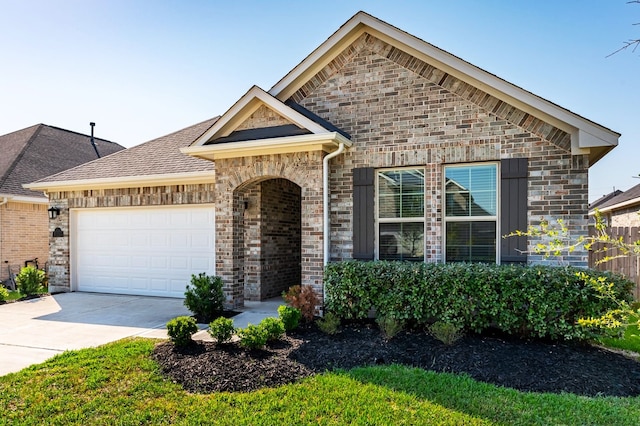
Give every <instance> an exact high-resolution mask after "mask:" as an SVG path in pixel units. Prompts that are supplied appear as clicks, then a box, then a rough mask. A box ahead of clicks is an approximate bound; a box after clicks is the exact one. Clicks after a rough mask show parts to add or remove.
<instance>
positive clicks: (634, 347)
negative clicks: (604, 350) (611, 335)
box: [600, 316, 640, 354]
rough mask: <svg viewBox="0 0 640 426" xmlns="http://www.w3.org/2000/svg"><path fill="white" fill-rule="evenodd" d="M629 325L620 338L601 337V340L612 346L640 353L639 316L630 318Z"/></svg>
mask: <svg viewBox="0 0 640 426" xmlns="http://www.w3.org/2000/svg"><path fill="white" fill-rule="evenodd" d="M629 324H632V325H629V326H628V327H627V329H626V330H625V332H624V336H623V337H622V338H620V339H607V338H603V339H600V342H601V343H602V344H603V345H605V346H608V347H610V348H616V349H624V350H627V351H633V352H637V353H639V354H640V330H638V325H637V324H638V317H635V316H633V317H631V318H629Z"/></svg>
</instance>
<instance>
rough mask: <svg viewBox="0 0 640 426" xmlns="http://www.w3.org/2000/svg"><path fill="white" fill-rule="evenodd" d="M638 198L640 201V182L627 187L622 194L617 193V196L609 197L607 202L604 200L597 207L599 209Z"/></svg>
mask: <svg viewBox="0 0 640 426" xmlns="http://www.w3.org/2000/svg"><path fill="white" fill-rule="evenodd" d="M636 198H637V199H638V200H639V201H640V184H638V185H636V186H634V187H632V188H630V189H627V190H626V191H624V192H623V193H622V194H618V195H616V196H615V197H613V198H611V199H609V200H608V201H607V202H604V203H602V204H600V205H599V206H597V207H598V209H600V210H602V209H604V208H606V207H611V206H615V205H616V204H620V203H624V202H625V201H631V200H634V199H636Z"/></svg>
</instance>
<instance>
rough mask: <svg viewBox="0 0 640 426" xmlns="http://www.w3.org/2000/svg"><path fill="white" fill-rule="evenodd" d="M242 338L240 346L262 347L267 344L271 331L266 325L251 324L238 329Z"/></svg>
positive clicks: (249, 347)
mask: <svg viewBox="0 0 640 426" xmlns="http://www.w3.org/2000/svg"><path fill="white" fill-rule="evenodd" d="M236 334H237V335H238V337H239V338H240V346H242V347H245V348H247V349H260V348H262V347H264V345H266V344H267V340H268V338H269V333H268V332H267V330H266V329H265V328H264V327H261V326H259V325H253V324H249V325H247V327H246V328H241V329H238V330H237V331H236Z"/></svg>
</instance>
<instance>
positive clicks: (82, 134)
mask: <svg viewBox="0 0 640 426" xmlns="http://www.w3.org/2000/svg"><path fill="white" fill-rule="evenodd" d="M41 126H45V127H48V128H50V129H55V130H60V131H63V132H66V133H73V134H76V135H79V136H85V137H87V138H90V137H91V135H87V134H85V133H80V132H76V131H75V130H69V129H63V128H62V127H57V126H52V125H50V124H41ZM93 139H94V140H97V141H101V142H107V143H111V144H114V145H119V146H122V145H120V144H119V143H117V142H113V141H110V140H108V139H103V138H97V137H95V136H94V138H93Z"/></svg>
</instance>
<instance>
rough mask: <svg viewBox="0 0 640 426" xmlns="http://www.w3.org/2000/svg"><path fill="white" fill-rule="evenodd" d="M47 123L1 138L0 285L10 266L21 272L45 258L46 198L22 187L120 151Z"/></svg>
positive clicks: (47, 238)
mask: <svg viewBox="0 0 640 426" xmlns="http://www.w3.org/2000/svg"><path fill="white" fill-rule="evenodd" d="M94 143H95V148H94V147H93V145H92V144H91V138H90V136H86V135H82V134H80V133H76V132H71V131H69V130H64V129H60V128H57V127H53V126H47V125H45V124H37V125H35V126H31V127H28V128H26V129H22V130H18V131H16V132H12V133H9V134H6V135H4V136H0V152H1V153H2V154H1V155H0V262H1V263H0V281H5V280H7V279H8V278H9V267H11V268H12V270H16V271H17V270H19V268H20V266H24V264H25V261H27V260H33V259H35V258H37V259H38V261H39V263H40V265H41V266H44V264H45V262H46V261H47V259H48V257H49V235H48V234H49V219H48V214H47V209H48V207H49V206H48V204H49V200H48V198H47V196H46V195H45V194H43V192H42V191H32V190H29V189H25V188H23V187H22V184H26V183H29V182H33V181H35V180H38V179H41V178H43V177H45V176H49V175H51V174H54V173H58V172H60V171H62V170H65V169H68V168H70V167H74V166H77V165H79V164H82V163H86V162H88V161H92V160H95V159H97V158H98V155H97V154H96V150H97V152H99V153H100V155H101V156H106V155H109V154H112V153H114V152H117V151H120V150H122V149H124V147H122V146H120V145H118V144H115V143H113V142H109V141H106V140H104V139H98V138H94Z"/></svg>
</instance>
